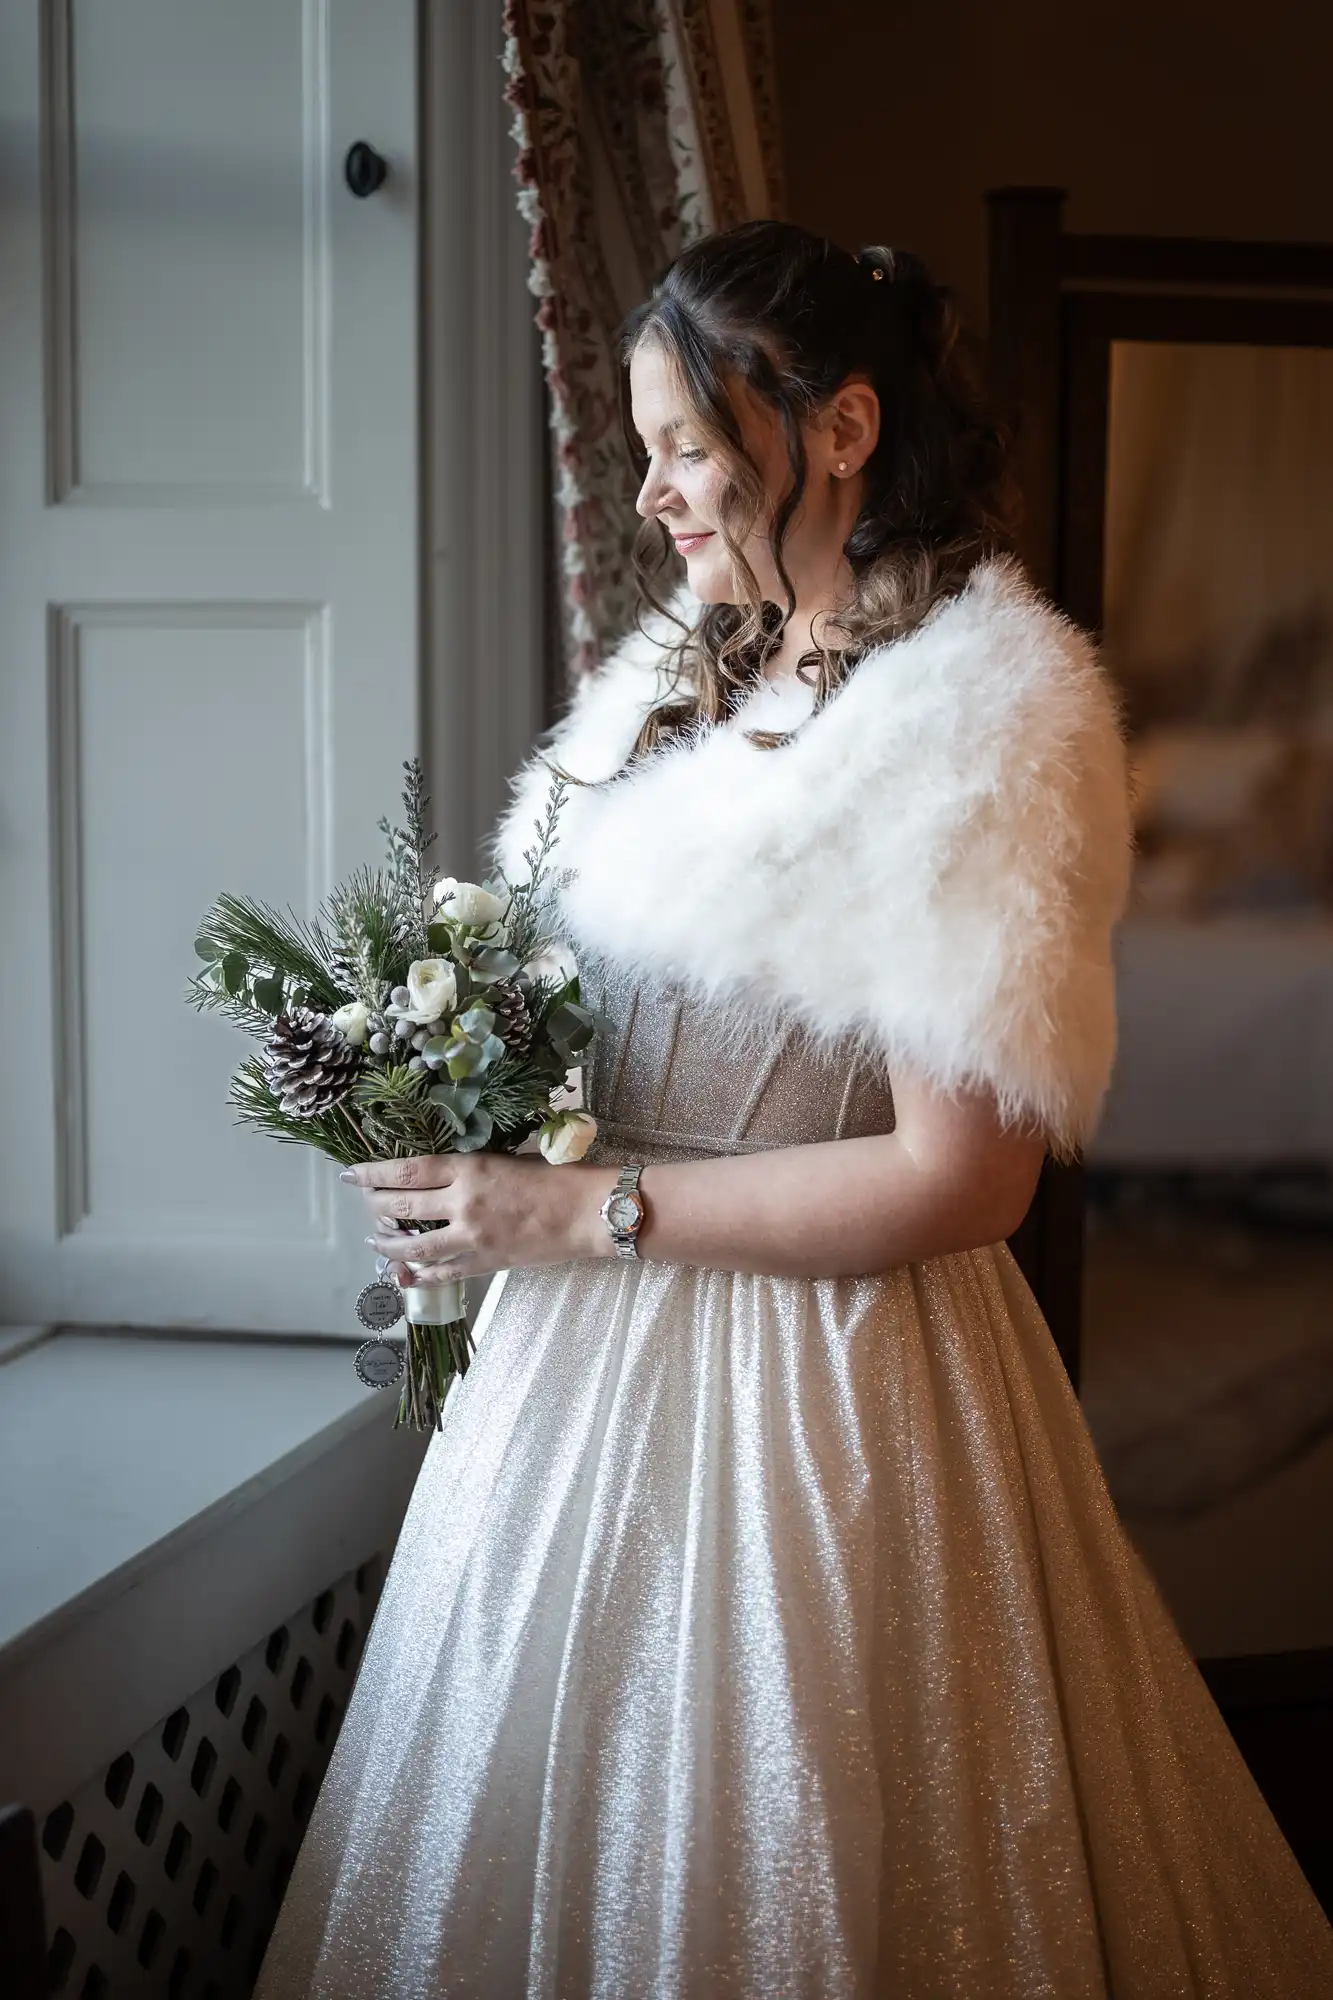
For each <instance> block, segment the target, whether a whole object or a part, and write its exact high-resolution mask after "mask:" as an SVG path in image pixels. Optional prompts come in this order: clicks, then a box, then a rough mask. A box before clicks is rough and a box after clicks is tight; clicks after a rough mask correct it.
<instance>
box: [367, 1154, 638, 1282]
mask: <svg viewBox="0 0 1333 2000" xmlns="http://www.w3.org/2000/svg"><path fill="white" fill-rule="evenodd" d="M342 1178H343V1179H344V1180H345V1181H352V1182H355V1184H356V1185H357V1186H358V1187H359V1188H360V1189H361V1190H362V1192H363V1193H364V1195H365V1197H366V1202H367V1205H368V1207H369V1208H370V1211H371V1215H372V1218H373V1220H374V1224H375V1234H374V1235H373V1236H368V1237H367V1238H366V1241H367V1242H368V1243H369V1244H370V1245H371V1246H372V1248H373V1249H374V1250H375V1251H376V1252H377V1253H378V1255H379V1256H381V1257H387V1258H389V1259H390V1262H391V1265H392V1267H393V1268H392V1270H391V1273H390V1275H391V1276H392V1277H393V1278H394V1280H395V1282H396V1283H398V1284H400V1285H411V1284H420V1283H422V1282H423V1281H424V1282H426V1283H429V1282H430V1281H431V1280H432V1279H434V1278H441V1279H443V1278H471V1277H476V1276H479V1275H481V1274H483V1273H487V1274H489V1273H490V1272H492V1271H501V1270H510V1269H514V1268H516V1267H517V1266H520V1265H525V1264H563V1263H567V1262H569V1261H570V1260H571V1259H573V1258H576V1257H604V1256H606V1255H607V1254H608V1252H609V1250H610V1249H611V1248H613V1246H612V1244H611V1239H610V1237H609V1235H608V1233H607V1230H606V1227H605V1225H604V1223H603V1222H602V1220H601V1216H600V1214H599V1212H598V1211H599V1209H600V1207H601V1204H602V1202H603V1201H604V1200H605V1198H606V1196H607V1195H608V1194H610V1192H611V1190H612V1188H613V1187H614V1185H615V1180H616V1172H615V1169H614V1168H611V1169H607V1168H604V1167H593V1166H580V1165H568V1166H563V1167H552V1166H548V1165H547V1163H546V1161H545V1160H541V1159H531V1158H523V1159H515V1158H514V1157H513V1155H512V1154H508V1153H443V1154H438V1155H436V1156H434V1157H422V1158H418V1159H411V1160H371V1161H369V1162H368V1163H367V1164H366V1165H364V1166H357V1167H348V1168H347V1170H346V1172H345V1173H344V1174H343V1176H342ZM421 1223H430V1224H443V1227H436V1228H430V1229H427V1230H426V1231H424V1232H423V1233H422V1234H420V1235H418V1236H416V1237H415V1238H414V1239H413V1241H412V1243H411V1245H410V1250H411V1264H410V1265H409V1264H408V1262H407V1250H408V1246H407V1245H406V1244H405V1243H404V1240H403V1235H402V1228H401V1225H403V1224H406V1225H407V1227H408V1228H413V1227H415V1226H417V1225H419V1224H421Z"/></svg>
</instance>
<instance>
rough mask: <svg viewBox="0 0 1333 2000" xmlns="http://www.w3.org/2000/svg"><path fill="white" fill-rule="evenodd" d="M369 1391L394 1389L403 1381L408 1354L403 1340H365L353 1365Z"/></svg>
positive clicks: (357, 1351)
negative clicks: (397, 1383)
mask: <svg viewBox="0 0 1333 2000" xmlns="http://www.w3.org/2000/svg"><path fill="white" fill-rule="evenodd" d="M352 1366H353V1367H354V1368H355V1369H356V1372H357V1378H358V1380H359V1381H361V1382H363V1383H364V1384H365V1386H366V1388H367V1389H392V1388H393V1386H394V1384H395V1383H396V1382H401V1381H402V1379H403V1373H404V1370H405V1369H406V1367H407V1354H406V1350H405V1347H404V1343H403V1342H402V1341H401V1340H363V1341H362V1343H361V1345H360V1347H358V1348H357V1350H356V1358H355V1360H354V1361H353V1363H352Z"/></svg>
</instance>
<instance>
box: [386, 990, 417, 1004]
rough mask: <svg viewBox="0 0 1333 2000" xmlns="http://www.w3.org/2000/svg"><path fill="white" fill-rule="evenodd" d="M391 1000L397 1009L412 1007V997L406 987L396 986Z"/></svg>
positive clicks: (390, 996)
mask: <svg viewBox="0 0 1333 2000" xmlns="http://www.w3.org/2000/svg"><path fill="white" fill-rule="evenodd" d="M389 998H390V1000H392V1002H393V1004H394V1006H395V1007H410V1006H411V1004H412V995H411V994H410V993H409V992H408V990H407V988H406V987H405V986H395V987H394V989H393V992H392V993H391V994H390V995H389Z"/></svg>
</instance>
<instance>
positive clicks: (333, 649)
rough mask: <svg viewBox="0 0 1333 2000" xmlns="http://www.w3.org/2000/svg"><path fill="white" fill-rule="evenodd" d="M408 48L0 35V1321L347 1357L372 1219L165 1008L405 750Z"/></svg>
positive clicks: (355, 10) (359, 21) (413, 394)
mask: <svg viewBox="0 0 1333 2000" xmlns="http://www.w3.org/2000/svg"><path fill="white" fill-rule="evenodd" d="M415 34H416V10H415V9H414V8H413V7H412V6H410V5H409V4H408V0H192V4H190V5H188V6H182V5H181V4H180V0H44V4H41V5H38V4H37V0H0V142H2V144H3V161H2V173H3V186H2V189H0V199H3V215H2V217H0V231H2V236H0V787H2V790H0V884H2V885H3V891H2V893H3V901H2V904H0V922H2V924H3V942H2V943H0V1020H2V1021H3V1026H4V1066H3V1085H2V1087H0V1103H2V1104H3V1107H4V1109H3V1144H2V1148H0V1232H2V1234H0V1258H2V1266H0V1319H2V1320H8V1321H15V1320H21V1321H30V1320H62V1321H82V1322H87V1323H92V1324H107V1323H117V1322H125V1323H131V1324H141V1325H155V1326H184V1327H216V1328H241V1329H245V1328H255V1329H292V1330H307V1329H308V1330H313V1331H341V1332H351V1331H353V1330H354V1327H355V1322H354V1319H353V1316H352V1311H351V1305H352V1299H353V1297H354V1295H355V1292H356V1290H357V1289H358V1287H359V1286H360V1284H362V1283H364V1281H365V1279H366V1277H367V1276H369V1275H371V1273H370V1270H369V1268H368V1266H369V1252H368V1251H367V1250H366V1249H365V1248H364V1246H363V1241H362V1239H363V1237H364V1235H365V1230H366V1225H365V1221H364V1219H363V1214H362V1210H361V1204H360V1202H359V1200H358V1199H357V1198H356V1197H355V1196H353V1195H351V1194H350V1193H349V1191H347V1190H345V1189H342V1188H340V1187H339V1186H338V1185H337V1180H336V1173H335V1170H334V1169H333V1167H332V1166H331V1165H330V1164H328V1163H327V1162H323V1161H320V1160H317V1159H316V1158H315V1157H314V1156H313V1155H309V1156H308V1155H306V1154H305V1152H304V1151H302V1150H298V1149H293V1148H287V1147H281V1146H277V1145H274V1144H273V1143H272V1142H271V1141H270V1140H267V1139H264V1138H261V1137H259V1136H257V1135H255V1134H253V1133H250V1132H246V1131H241V1130H238V1129H237V1128H236V1127H235V1126H234V1125H233V1124H232V1122H231V1114H230V1112H229V1111H228V1109H227V1108H226V1103H225V1099H226V1089H227V1079H228V1076H229V1074H230V1071H231V1069H232V1067H233V1066H234V1065H235V1063H236V1061H237V1060H238V1059H239V1057H240V1056H241V1055H242V1054H244V1053H246V1052H247V1045H246V1044H245V1043H244V1041H243V1039H242V1038H241V1037H240V1036H239V1035H238V1033H237V1032H236V1030H234V1029H232V1028H230V1027H228V1026H227V1025H226V1024H224V1023H223V1022H221V1021H220V1020H218V1019H217V1018H216V1017H214V1016H209V1015H197V1014H195V1013H194V1012H193V1011H192V1010H191V1009H190V1008H188V1007H187V1006H186V1005H185V1004H184V1001H183V998H182V995H183V989H184V985H185V981H186V979H187V977H188V975H189V974H190V972H191V971H192V970H193V969H194V966H195V963H196V962H195V960H194V955H193V950H192V940H193V938H194V935H195V929H196V925H197V922H198V919H199V917H200V915H201V914H202V912H203V911H204V909H205V908H206V907H207V905H208V904H209V903H210V902H211V900H212V898H213V897H214V896H215V895H216V894H217V892H218V891H219V890H220V889H222V888H230V889H234V890H238V891H239V890H244V891H248V892H251V893H254V894H256V895H260V896H264V897H266V898H269V899H271V900H272V901H274V902H277V903H288V902H290V903H291V904H293V905H294V906H295V907H296V908H297V909H298V910H302V911H306V910H309V909H310V907H311V906H312V905H313V903H314V902H315V901H316V900H317V899H318V898H319V897H320V896H321V895H322V894H323V893H324V892H325V891H326V890H327V888H328V887H329V886H330V885H331V883H332V882H333V880H335V879H336V878H337V877H338V876H339V875H341V874H344V873H346V872H347V870H349V869H350V868H351V867H353V866H354V865H355V864H356V863H358V862H360V861H363V860H371V859H374V858H376V856H377V851H378V848H379V845H380V842H379V836H378V835H377V834H376V832H375V822H376V820H377V818H378V817H379V815H380V814H381V813H382V812H385V811H388V812H390V813H391V814H392V813H393V812H394V811H395V810H396V806H397V800H398V794H399V789H400V775H401V774H400V766H401V763H402V760H403V759H404V758H405V757H408V756H411V755H412V754H413V753H414V752H415V750H416V748H417V744H418V736H419V726H418V700H419V697H418V643H417V601H418V591H419V579H418V532H417V488H418V443H417V389H416V366H417V363H416V349H417V318H416V304H417V299H416V294H417V270H416V267H417V243H416V233H417V232H416V207H417V186H416V47H415ZM358 140H360V141H365V142H367V143H368V144H369V145H370V146H371V147H373V148H374V149H375V151H376V152H377V153H378V154H380V155H381V156H382V157H383V158H384V159H385V161H386V162H387V164H388V175H387V179H386V180H385V181H384V184H383V185H382V187H380V188H379V190H378V191H377V192H375V193H372V194H369V195H366V196H364V197H363V198H357V197H356V196H355V195H353V194H352V193H351V192H350V190H349V188H348V187H347V185H346V184H345V180H344V160H345V157H346V155H347V152H348V149H349V147H350V146H351V145H352V144H353V143H354V142H356V141H358Z"/></svg>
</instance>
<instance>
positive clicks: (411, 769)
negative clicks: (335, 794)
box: [379, 757, 435, 958]
mask: <svg viewBox="0 0 1333 2000" xmlns="http://www.w3.org/2000/svg"><path fill="white" fill-rule="evenodd" d="M403 771H404V774H405V775H404V783H403V817H404V819H405V820H406V821H407V825H406V826H405V827H401V826H391V825H390V823H389V821H388V820H387V819H382V820H381V821H380V823H379V828H380V832H381V833H382V834H383V835H384V838H385V840H386V841H387V842H388V846H389V867H390V870H391V871H392V873H393V876H394V878H395V880H396V881H397V882H398V884H399V885H400V887H401V890H402V893H403V895H404V897H405V898H406V900H407V901H408V902H409V903H410V905H411V908H412V911H413V932H412V956H413V957H415V958H425V957H427V956H428V955H429V952H430V940H429V938H428V937H427V935H426V932H427V926H428V925H429V923H430V916H431V903H432V898H431V889H432V883H431V872H430V858H429V857H430V850H431V848H432V847H433V846H434V845H435V835H434V834H433V833H430V832H428V831H427V827H426V813H427V810H428V809H429V806H430V798H429V796H428V794H427V792H426V774H425V772H424V771H423V770H422V768H421V759H420V758H419V757H412V758H410V759H409V760H408V762H407V763H405V764H404V765H403Z"/></svg>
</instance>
